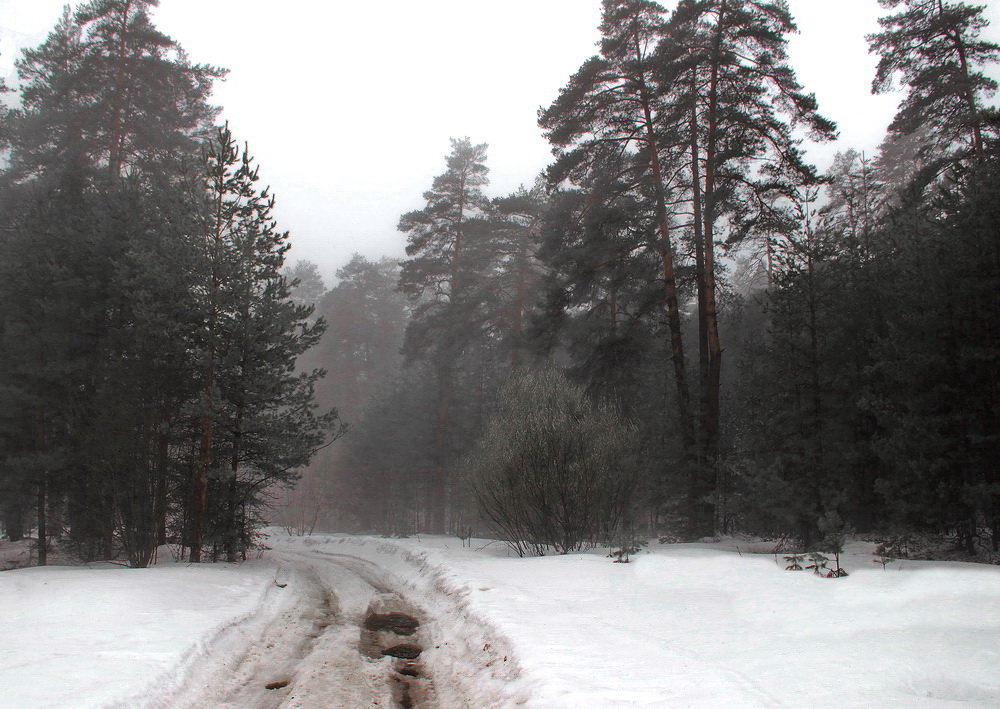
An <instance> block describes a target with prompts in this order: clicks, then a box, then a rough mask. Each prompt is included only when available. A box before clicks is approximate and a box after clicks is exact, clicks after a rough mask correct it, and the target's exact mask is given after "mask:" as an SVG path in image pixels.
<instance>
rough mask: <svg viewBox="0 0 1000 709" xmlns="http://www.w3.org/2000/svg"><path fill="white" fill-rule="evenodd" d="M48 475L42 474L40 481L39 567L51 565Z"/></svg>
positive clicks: (38, 506)
mask: <svg viewBox="0 0 1000 709" xmlns="http://www.w3.org/2000/svg"><path fill="white" fill-rule="evenodd" d="M48 492H49V484H48V474H47V473H42V477H41V480H39V481H38V498H37V512H38V565H39V566H45V565H46V564H48V563H49V533H48V516H47V514H46V513H47V510H46V503H47V502H48Z"/></svg>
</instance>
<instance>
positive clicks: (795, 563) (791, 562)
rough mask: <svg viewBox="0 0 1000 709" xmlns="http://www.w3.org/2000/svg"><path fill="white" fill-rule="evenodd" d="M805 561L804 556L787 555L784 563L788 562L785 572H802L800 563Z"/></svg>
mask: <svg viewBox="0 0 1000 709" xmlns="http://www.w3.org/2000/svg"><path fill="white" fill-rule="evenodd" d="M805 559H806V555H805V554H789V555H788V556H786V557H785V561H787V562H788V566H786V567H785V571H802V569H803V568H804V567H803V566H802V563H803V562H804V561H805Z"/></svg>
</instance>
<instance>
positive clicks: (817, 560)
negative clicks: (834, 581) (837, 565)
mask: <svg viewBox="0 0 1000 709" xmlns="http://www.w3.org/2000/svg"><path fill="white" fill-rule="evenodd" d="M809 561H810V562H812V563H810V564H809V565H808V566H806V568H807V569H811V570H812V572H813V573H814V574H816V575H817V576H829V575H830V569H828V568H826V565H827V564H828V563H830V559H829V558H827V556H826V555H825V554H821V553H819V552H813V553H812V554H810V555H809Z"/></svg>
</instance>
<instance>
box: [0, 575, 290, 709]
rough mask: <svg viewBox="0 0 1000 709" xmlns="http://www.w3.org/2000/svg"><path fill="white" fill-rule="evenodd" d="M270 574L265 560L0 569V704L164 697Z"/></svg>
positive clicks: (255, 601) (248, 608)
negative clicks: (231, 563)
mask: <svg viewBox="0 0 1000 709" xmlns="http://www.w3.org/2000/svg"><path fill="white" fill-rule="evenodd" d="M273 573H274V570H273V567H271V566H270V565H268V564H266V563H249V564H245V565H242V566H229V565H221V564H219V565H211V566H210V565H198V566H189V565H181V564H167V565H163V566H158V567H155V568H150V569H126V568H121V567H108V568H87V567H54V566H50V567H43V568H30V569H21V570H17V571H6V572H3V573H0V638H3V642H2V644H0V687H3V690H2V692H0V707H4V708H7V707H10V708H11V709H15V708H16V709H24V708H25V707H32V708H33V709H34V708H42V707H54V708H55V707H59V708H60V709H65V708H66V707H105V706H132V705H134V702H136V701H138V698H143V700H145V699H148V698H150V697H152V696H153V695H155V694H157V693H159V692H161V691H168V690H169V689H171V688H173V687H174V686H175V685H176V683H177V682H178V681H181V679H182V677H183V676H184V674H185V672H186V670H187V668H188V667H189V666H190V665H191V664H192V663H194V662H195V661H196V660H197V659H198V657H199V656H200V655H201V654H203V653H204V652H206V651H207V650H208V648H209V647H210V646H211V645H212V644H213V642H214V641H215V639H216V638H217V637H218V636H219V635H220V634H221V633H223V632H224V631H225V630H226V629H227V628H231V627H233V626H234V625H236V624H238V623H239V622H241V621H242V620H244V619H246V618H247V617H249V616H250V615H252V614H254V613H255V612H257V611H259V609H260V607H261V605H262V604H263V603H264V602H265V596H266V594H267V593H268V592H269V589H270V588H273V587H274V584H273Z"/></svg>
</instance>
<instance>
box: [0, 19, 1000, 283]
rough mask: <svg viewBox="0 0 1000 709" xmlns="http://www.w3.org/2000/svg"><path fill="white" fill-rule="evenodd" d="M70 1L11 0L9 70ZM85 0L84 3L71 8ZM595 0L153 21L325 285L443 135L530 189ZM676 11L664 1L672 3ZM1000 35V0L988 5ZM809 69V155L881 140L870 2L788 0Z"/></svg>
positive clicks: (592, 22)
mask: <svg viewBox="0 0 1000 709" xmlns="http://www.w3.org/2000/svg"><path fill="white" fill-rule="evenodd" d="M63 4H65V3H64V0H0V53H2V56H0V74H7V73H9V72H10V71H11V65H12V62H13V59H14V54H15V51H14V49H15V47H22V46H33V45H37V44H38V43H40V42H41V41H42V40H43V39H44V37H45V35H46V33H47V32H48V31H49V29H51V27H52V26H53V25H54V24H55V21H56V19H57V18H58V16H59V13H60V11H61V8H62V6H63ZM74 4H76V3H74ZM600 4H601V3H600V0H504V2H487V1H486V0H422V1H421V2H415V1H414V0H380V2H372V3H368V2H365V1H364V0H349V1H348V0H284V2H280V3H276V2H274V0H161V6H160V8H159V9H158V10H157V11H156V15H155V22H156V24H157V26H158V27H159V28H160V29H161V30H162V31H163V32H165V33H167V34H169V35H170V36H172V37H173V38H174V39H176V40H178V41H179V42H180V44H181V46H183V47H184V48H185V49H186V50H187V51H188V53H189V54H190V56H191V58H192V59H193V60H194V61H196V62H204V63H210V64H215V65H220V66H224V67H226V68H228V69H230V74H229V77H228V78H227V79H226V81H225V82H224V83H222V84H220V85H219V86H218V87H217V89H216V92H215V99H216V103H218V104H220V105H222V106H223V108H224V111H223V118H224V119H228V120H229V121H230V125H231V127H232V128H233V131H234V133H235V134H236V136H237V137H238V138H239V139H240V140H246V141H248V142H249V143H250V149H251V152H252V153H253V154H254V155H255V157H256V158H257V160H258V163H259V164H260V166H261V176H262V179H263V180H264V181H266V182H268V183H270V184H271V186H272V187H273V190H274V192H275V194H276V196H277V201H278V206H277V217H278V220H279V225H280V226H281V228H282V229H287V230H289V231H291V233H292V243H293V249H292V253H291V259H292V260H295V259H298V258H307V259H309V260H311V261H314V262H316V263H317V264H318V265H319V266H320V269H321V271H322V272H323V274H324V276H325V277H326V279H327V282H328V284H330V282H332V280H333V273H334V271H335V270H336V269H337V268H339V267H340V266H341V265H343V264H344V263H346V262H347V260H348V259H349V258H350V255H351V253H352V252H354V251H358V252H360V253H362V254H364V255H366V256H369V257H378V256H381V255H392V256H402V255H403V248H404V243H405V242H404V236H403V235H402V234H400V233H399V232H397V231H396V223H397V222H398V220H399V216H400V215H401V214H402V213H403V212H406V211H409V210H412V209H419V208H420V207H422V206H423V200H422V198H421V194H422V193H423V192H424V191H425V190H426V189H427V188H429V187H430V183H431V180H432V179H433V176H434V175H436V174H438V173H440V172H441V171H442V170H443V168H444V157H445V155H446V154H447V153H448V152H449V150H450V144H449V142H448V139H449V137H462V136H469V137H470V138H471V139H472V140H473V141H475V142H486V143H489V146H490V149H489V159H488V164H489V166H490V169H491V179H492V185H491V189H490V193H491V194H505V193H507V192H510V191H512V190H514V189H516V188H517V186H518V185H519V184H522V183H524V184H530V183H531V182H532V181H533V180H534V177H535V175H536V174H538V172H540V171H541V170H542V169H544V167H545V165H546V164H547V162H548V160H549V157H550V153H549V148H548V145H547V143H546V142H545V141H544V140H543V138H542V137H541V134H540V131H539V129H538V127H537V125H536V112H537V109H538V108H539V107H540V106H542V105H548V104H549V103H550V102H551V101H552V100H553V99H554V98H555V97H556V95H557V93H558V91H559V89H560V87H562V86H563V85H564V84H565V82H566V81H567V79H568V78H569V76H570V75H571V74H572V73H573V72H574V71H575V70H576V69H577V67H579V65H580V64H581V63H582V62H583V61H584V60H585V59H586V58H587V57H589V56H591V55H592V54H593V53H594V52H595V42H596V41H597V39H598V33H597V25H598V22H599V19H600ZM665 4H666V5H667V6H668V7H669V6H670V5H671V3H670V2H666V3H665ZM987 4H988V5H989V9H988V10H987V14H988V15H989V16H990V19H991V20H992V22H993V26H992V27H990V28H989V29H988V31H987V34H986V36H987V37H988V38H989V39H992V40H993V41H997V40H1000V3H998V2H996V1H995V0H994V1H993V2H989V1H988V2H987ZM790 5H791V8H792V12H793V14H794V15H795V17H796V21H797V22H798V25H799V29H800V34H799V35H797V36H795V37H793V38H792V40H791V46H790V53H791V57H792V64H793V66H794V67H795V69H796V70H797V72H798V76H799V80H800V82H801V83H802V84H803V85H804V86H805V87H806V89H807V90H809V91H814V92H815V93H816V95H817V97H818V99H819V105H820V110H821V112H822V113H823V114H824V115H826V116H827V117H829V118H831V119H833V120H834V121H836V122H837V124H838V126H839V128H840V135H841V139H840V141H838V143H837V144H836V145H834V146H823V147H822V148H819V149H812V150H810V156H811V157H812V159H813V160H814V161H815V162H817V164H818V165H819V166H820V167H821V168H825V167H826V166H827V164H828V163H829V160H830V157H831V156H832V154H833V153H834V152H835V151H836V150H842V149H846V148H849V147H854V148H857V149H859V150H866V151H868V152H869V153H872V152H874V149H875V147H876V146H877V145H878V143H879V141H880V139H881V136H882V134H883V132H884V130H885V126H886V125H887V123H888V121H889V119H890V118H891V116H892V114H893V112H894V110H895V102H896V99H895V98H893V97H886V96H881V97H872V96H871V95H870V94H869V86H870V83H871V78H872V75H873V72H874V66H875V60H874V59H873V58H872V57H870V56H869V55H868V54H867V45H866V43H865V40H864V36H865V34H867V33H869V32H872V31H876V30H877V29H878V26H877V24H876V18H877V17H878V15H879V14H880V13H881V9H880V8H879V6H878V3H877V2H876V0H790Z"/></svg>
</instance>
